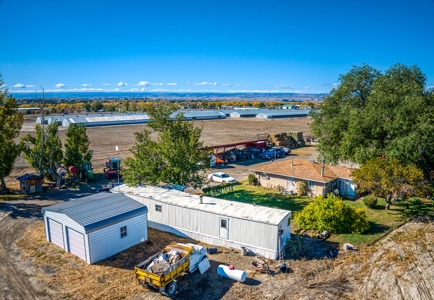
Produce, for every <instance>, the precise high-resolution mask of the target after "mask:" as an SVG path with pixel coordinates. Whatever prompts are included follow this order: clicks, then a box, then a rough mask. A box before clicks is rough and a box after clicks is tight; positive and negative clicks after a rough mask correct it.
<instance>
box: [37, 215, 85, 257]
mask: <svg viewBox="0 0 434 300" xmlns="http://www.w3.org/2000/svg"><path fill="white" fill-rule="evenodd" d="M46 218H50V219H53V220H55V221H57V222H59V223H60V224H62V226H63V244H64V245H65V251H68V252H69V249H68V240H67V236H66V234H67V228H71V229H74V230H75V231H77V232H79V233H82V234H83V235H84V247H85V250H86V262H87V263H90V260H89V243H88V237H87V235H86V233H85V232H84V228H83V226H81V225H80V224H78V223H77V222H75V221H74V220H72V219H71V218H70V217H68V216H67V215H65V214H60V213H56V212H53V211H46V212H45V216H44V219H46ZM46 225H47V223H46V222H45V226H46ZM48 240H49V239H48V236H47V241H48Z"/></svg>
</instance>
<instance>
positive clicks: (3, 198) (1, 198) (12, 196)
mask: <svg viewBox="0 0 434 300" xmlns="http://www.w3.org/2000/svg"><path fill="white" fill-rule="evenodd" d="M25 196H26V195H24V194H0V202H2V201H8V200H18V199H22V198H24V197H25Z"/></svg>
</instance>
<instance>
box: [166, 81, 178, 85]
mask: <svg viewBox="0 0 434 300" xmlns="http://www.w3.org/2000/svg"><path fill="white" fill-rule="evenodd" d="M166 85H168V86H175V85H178V84H177V83H176V82H169V83H166Z"/></svg>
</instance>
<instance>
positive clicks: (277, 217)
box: [112, 185, 291, 225]
mask: <svg viewBox="0 0 434 300" xmlns="http://www.w3.org/2000/svg"><path fill="white" fill-rule="evenodd" d="M119 189H120V193H123V194H126V195H128V194H130V195H136V196H140V197H144V198H149V199H152V200H155V201H160V202H162V203H166V204H168V205H174V206H180V207H185V208H189V209H195V210H199V211H205V212H209V213H214V214H218V215H223V216H229V217H235V218H239V219H245V220H251V221H256V222H261V223H266V224H271V225H279V224H280V222H281V221H282V220H284V219H285V217H286V216H288V214H291V212H290V211H288V210H283V209H277V208H271V207H266V206H260V205H253V204H247V203H241V202H236V201H228V200H222V199H217V198H212V197H206V196H203V199H202V200H203V201H202V204H201V203H200V198H199V196H198V195H191V194H188V193H185V192H181V191H177V190H174V189H165V188H161V187H156V186H135V187H129V186H127V185H121V186H120V187H119ZM112 192H114V193H116V192H118V188H117V187H116V188H115V189H112Z"/></svg>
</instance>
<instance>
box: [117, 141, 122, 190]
mask: <svg viewBox="0 0 434 300" xmlns="http://www.w3.org/2000/svg"><path fill="white" fill-rule="evenodd" d="M118 151H119V148H118V146H116V154H117V157H118V163H119V165H118V193H120V190H121V187H120V184H119V176H120V175H119V174H120V173H121V159H120V158H119V154H118Z"/></svg>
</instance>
